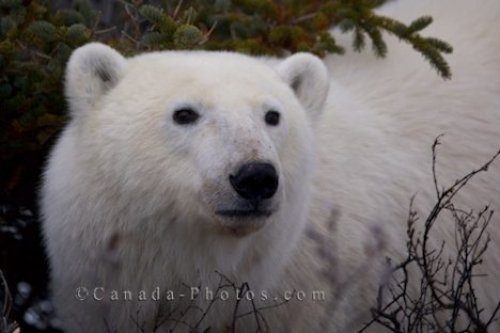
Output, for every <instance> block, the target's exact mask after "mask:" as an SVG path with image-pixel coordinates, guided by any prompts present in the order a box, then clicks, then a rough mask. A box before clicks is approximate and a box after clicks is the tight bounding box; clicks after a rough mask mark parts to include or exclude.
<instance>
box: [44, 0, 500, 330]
mask: <svg viewBox="0 0 500 333" xmlns="http://www.w3.org/2000/svg"><path fill="white" fill-rule="evenodd" d="M447 3H448V2H447V1H442V2H439V3H437V4H436V2H432V1H422V2H419V4H415V2H413V3H412V2H411V1H402V3H401V4H399V3H396V4H393V5H391V6H387V8H386V9H385V10H386V11H387V12H388V13H389V14H390V15H394V16H396V17H398V18H401V19H402V20H407V19H411V18H414V17H416V16H418V15H420V14H426V13H428V14H430V15H433V16H434V17H435V19H436V22H435V24H433V25H432V26H431V27H432V28H433V29H435V31H430V32H429V34H431V35H436V36H438V37H440V38H443V39H445V40H448V41H450V42H451V43H452V45H453V46H454V47H455V53H454V54H453V55H452V56H451V57H450V58H449V60H450V63H451V67H452V69H453V73H454V77H453V80H451V81H443V80H441V79H440V78H439V77H437V76H436V75H435V73H434V72H431V71H430V70H428V69H427V68H425V67H424V66H423V65H422V61H421V59H420V56H419V55H418V54H416V53H415V52H414V51H412V50H410V48H405V47H404V46H400V45H396V44H397V41H395V40H391V39H388V41H389V43H390V45H389V50H390V54H389V57H388V59H385V60H376V59H373V58H372V55H369V54H364V53H363V54H349V55H347V56H345V57H342V58H341V59H340V58H331V59H327V60H326V64H327V67H328V69H329V71H330V75H331V79H330V78H329V77H328V74H327V70H326V68H325V66H324V65H323V64H322V63H321V62H320V61H319V60H318V59H316V58H314V57H312V56H309V55H304V54H299V55H294V56H291V57H290V58H288V59H286V60H284V61H272V60H269V61H261V60H259V59H255V58H250V57H247V56H243V55H238V54H232V53H210V52H159V53H150V54H144V55H140V56H137V57H134V58H130V59H125V58H123V57H122V56H121V55H120V54H118V53H117V52H116V51H114V50H112V49H110V48H108V47H105V46H103V45H99V44H90V45H87V46H84V47H82V48H81V49H79V50H77V51H76V52H75V53H74V54H73V56H72V58H71V59H70V62H69V64H68V71H67V82H66V94H67V98H68V102H69V106H70V110H71V120H70V122H69V124H68V125H67V127H66V129H65V130H64V132H63V134H62V136H61V138H60V140H59V142H58V143H57V145H56V147H55V148H54V151H53V153H52V155H51V157H50V160H49V163H48V167H47V170H46V174H45V180H44V186H43V191H42V212H43V216H44V226H43V228H44V233H45V237H46V240H47V248H48V254H49V258H50V262H51V267H52V290H53V293H54V300H55V303H56V307H57V310H58V312H59V314H60V316H61V318H62V319H63V322H64V328H65V329H66V330H67V331H68V332H105V331H112V332H114V331H117V332H135V331H137V330H138V328H140V329H142V330H144V331H145V332H150V331H155V330H158V331H162V330H164V331H168V330H172V329H173V330H174V331H179V332H182V331H189V329H193V328H194V327H195V326H196V325H198V324H199V325H198V326H196V327H195V328H196V329H197V330H199V331H203V330H204V329H205V328H208V327H212V329H215V331H222V330H224V329H227V328H228V327H229V328H231V327H232V326H231V325H232V319H233V317H234V315H233V310H234V305H235V303H234V302H231V301H229V302H219V303H216V304H215V303H214V304H215V305H214V306H213V308H211V310H210V312H209V313H208V314H207V315H206V316H204V315H202V312H203V311H201V313H200V312H196V311H185V312H188V313H186V314H180V313H176V314H175V315H172V316H170V317H169V315H170V314H171V313H172V311H174V312H175V311H178V312H182V309H187V308H188V307H189V304H190V303H189V300H187V299H183V298H182V297H179V294H188V293H190V292H193V290H195V289H196V287H200V289H201V290H203V287H207V288H208V289H210V290H212V291H216V290H217V287H218V286H219V284H220V281H221V279H222V280H223V281H225V280H224V279H225V278H227V279H228V280H229V281H231V282H234V283H235V284H237V285H240V284H241V283H245V282H246V283H248V285H249V286H250V288H251V289H252V290H254V291H255V292H256V293H257V294H260V292H261V291H265V292H267V293H269V294H272V295H283V293H285V292H287V291H290V290H301V291H304V292H305V294H307V295H310V294H311V293H312V292H313V291H314V290H324V291H325V292H326V295H327V301H326V302H321V301H309V302H308V301H307V300H306V301H304V302H289V303H287V304H283V305H282V306H277V307H276V308H272V309H269V310H265V311H264V310H263V311H262V313H263V315H264V316H265V318H266V323H267V324H268V325H269V327H270V329H271V331H274V332H305V331H310V332H319V331H323V330H324V329H325V325H326V327H327V328H328V329H329V330H330V331H333V332H344V331H345V330H346V329H347V330H353V331H354V329H353V326H352V325H353V324H359V322H360V321H362V320H365V319H366V318H367V314H368V310H369V308H370V306H371V304H374V300H375V296H376V292H377V287H378V285H379V283H381V282H383V280H384V273H385V266H384V264H383V263H384V262H385V257H386V256H389V257H392V258H394V259H395V260H398V259H401V258H402V257H403V256H404V255H405V250H406V247H405V242H406V220H407V218H408V209H409V204H410V200H411V198H412V197H413V196H415V201H414V206H413V208H414V209H415V211H416V212H417V213H419V214H420V215H421V216H422V218H424V217H426V214H428V212H429V210H430V209H431V208H432V205H433V204H434V203H435V197H436V194H435V190H434V185H433V178H432V156H431V150H430V148H431V146H432V143H433V141H434V139H435V138H436V137H437V136H438V135H440V134H444V137H443V138H442V141H443V145H442V147H441V148H440V151H441V153H440V154H439V155H438V160H437V165H436V167H437V175H438V179H439V182H440V184H442V186H449V185H451V184H452V183H453V182H454V181H455V180H456V179H457V178H459V177H461V176H463V175H465V174H467V173H468V172H470V171H472V170H474V169H476V168H477V167H479V166H481V165H482V163H484V162H485V161H487V160H488V159H489V158H490V157H491V156H492V155H493V154H494V153H495V151H496V150H497V149H498V146H499V143H500V131H499V128H500V76H499V75H498V73H500V40H499V39H498V38H497V37H496V36H495V34H494V33H491V32H490V31H496V30H499V29H500V24H499V22H498V20H497V17H499V16H498V15H500V6H499V5H498V4H497V3H496V2H495V1H485V3H484V7H483V9H481V10H480V11H479V12H475V13H471V12H470V11H465V10H464V11H463V12H466V13H467V15H466V16H464V18H463V19H464V20H466V22H468V23H461V25H462V24H463V26H464V27H465V28H464V31H463V34H457V33H456V31H455V23H454V20H457V18H456V17H454V16H453V15H451V17H450V13H449V12H447V11H445V10H444V8H446V6H445V5H446V4H447ZM454 6H456V7H457V9H455V10H456V11H457V13H458V12H459V11H460V10H462V9H464V8H468V7H470V6H471V2H470V1H465V0H460V1H455V2H454ZM422 10H423V11H424V12H421V11H422ZM443 13H444V15H443ZM464 15H465V14H464ZM477 22H481V23H480V24H479V23H477ZM495 29H496V30H495ZM471 45H474V47H471ZM185 110H190V111H193V110H194V111H195V113H196V114H197V117H198V118H196V119H195V120H194V121H192V122H189V123H182V121H189V120H182V119H181V120H176V118H175V115H174V114H175V113H176V112H177V111H185ZM270 111H274V112H277V113H278V114H279V115H280V118H279V122H278V123H277V124H275V123H273V122H272V121H269V120H268V113H269V112H270ZM187 114H188V118H184V119H190V118H189V117H190V116H189V115H190V113H189V112H188V113H187ZM184 116H186V112H184ZM193 119H194V118H193ZM176 121H180V122H181V123H179V122H177V123H176ZM255 161H257V162H259V163H261V164H270V165H272V166H273V168H274V169H275V170H276V172H277V174H278V176H279V185H278V186H277V188H276V192H275V193H274V194H273V196H272V197H271V198H270V199H266V200H263V199H262V198H260V199H258V202H259V204H258V205H256V204H255V205H254V203H252V205H250V204H249V203H248V202H247V201H246V200H243V199H242V198H241V196H239V195H238V194H237V193H235V191H234V185H233V183H232V180H231V179H232V178H231V177H232V176H234V174H236V173H237V172H238V170H241V169H242V165H243V166H244V165H246V164H248V163H249V162H255ZM498 184H500V168H499V163H498V162H496V163H494V164H493V165H492V167H491V168H490V170H489V172H487V173H484V174H480V175H478V176H477V177H476V178H475V179H474V180H473V181H471V183H470V184H468V185H467V187H466V188H464V190H463V191H462V192H461V193H460V195H459V196H458V197H457V198H456V202H457V204H458V205H462V206H464V205H465V206H466V207H469V208H471V209H475V210H478V209H481V208H482V207H483V206H484V205H485V204H490V206H491V207H492V209H495V208H496V209H498V208H500V202H499V198H500V186H499V185H498ZM250 206H251V209H252V211H251V212H250V213H251V214H248V215H246V214H247V213H248V209H250V208H248V207H250ZM242 207H243V208H242ZM257 207H260V208H257ZM253 209H255V210H256V211H253ZM228 211H229V212H232V213H231V214H233V215H231V216H228V215H227V212H228ZM220 212H226V213H224V214H221V213H220ZM238 214H239V215H238ZM242 214H245V215H244V216H243V215H242ZM252 214H253V215H252ZM499 222H500V221H499V218H498V216H495V217H494V218H493V220H492V222H491V223H490V229H489V232H490V234H491V238H492V242H491V243H490V246H489V249H488V252H487V254H486V257H485V264H484V265H483V266H482V267H481V270H484V272H485V273H487V274H488V277H487V278H484V280H482V282H481V288H478V294H479V296H480V298H481V299H483V302H484V304H485V305H484V306H485V307H486V310H487V311H491V310H492V309H493V307H494V306H495V304H496V302H498V300H500V294H499V291H498V281H500V270H499V269H498V267H500V262H499V259H498V253H500V228H499V224H500V223H499ZM453 231H454V227H453V219H452V218H451V217H446V218H443V219H442V221H440V223H439V224H438V225H437V226H436V228H435V230H434V233H433V237H435V238H433V240H432V241H433V242H434V243H433V244H434V245H439V244H440V242H441V241H442V240H446V241H447V243H448V247H447V248H446V251H450V253H451V252H452V251H453V244H454V238H453V237H454V236H453ZM317 235H321V237H322V239H321V240H318V237H317ZM323 238H324V239H323ZM323 240H325V242H326V246H328V247H327V249H328V251H329V253H330V254H325V253H323V254H322V253H321V251H318V242H320V241H323ZM320 250H321V249H320ZM332 254H333V255H332ZM330 256H331V257H332V258H333V259H332V258H330ZM325 269H326V272H325ZM345 281H354V282H351V283H349V284H345ZM226 282H227V281H226ZM80 287H84V288H86V290H87V291H89V292H90V294H89V295H90V296H89V295H87V294H85V291H82V289H79V288H80ZM157 287H158V289H159V290H161V293H162V295H161V296H162V298H163V296H165V295H164V294H163V293H164V292H165V291H173V293H174V294H175V300H164V299H163V300H161V301H157V300H154V299H153V297H151V294H152V293H153V292H154V290H155V288H157ZM96 288H97V289H96ZM115 290H116V291H118V293H119V296H118V298H120V300H117V301H115V300H113V297H112V292H113V291H115ZM125 290H127V291H130V292H131V294H132V295H133V296H132V300H124V297H125V296H124V295H123V293H122V292H123V291H125ZM140 291H145V292H146V295H145V298H147V300H140V299H139V298H140V297H139V296H138V295H139V293H140ZM93 292H94V293H95V294H96V295H94V294H93ZM82 296H89V297H84V298H86V299H85V300H79V299H78V298H80V297H82ZM233 296H234V295H233ZM92 298H98V300H95V299H92ZM332 299H334V300H335V306H332V302H329V300H332ZM231 300H233V299H231ZM197 301H200V302H201V303H199V304H198V303H197V305H198V306H200V308H203V306H205V307H206V306H208V305H209V302H208V303H207V300H203V299H197ZM233 301H234V300H233ZM243 303H244V304H243ZM270 304H273V303H269V300H265V301H262V302H260V303H258V304H257V306H269V305H270ZM251 306H252V304H251V303H250V302H242V304H241V309H240V311H241V312H239V313H244V312H245V311H248V310H251ZM166 314H169V315H166ZM248 317H249V316H247V317H245V318H243V319H242V324H240V325H239V326H238V330H237V331H241V332H245V331H249V332H253V331H255V330H256V326H255V325H256V323H255V321H256V320H257V322H258V320H259V319H255V318H248ZM200 318H202V320H201V319H200ZM181 322H182V323H181ZM179 323H181V324H179ZM186 323H187V324H186Z"/></svg>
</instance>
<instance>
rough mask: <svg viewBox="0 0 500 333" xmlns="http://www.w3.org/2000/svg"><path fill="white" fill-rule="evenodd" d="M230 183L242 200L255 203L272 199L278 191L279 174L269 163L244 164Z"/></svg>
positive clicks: (230, 179) (230, 177) (231, 176)
mask: <svg viewBox="0 0 500 333" xmlns="http://www.w3.org/2000/svg"><path fill="white" fill-rule="evenodd" d="M229 181H230V182H231V185H232V186H233V188H234V189H235V191H236V192H237V193H238V194H239V195H240V196H241V197H242V198H245V199H247V200H250V201H252V202H254V203H256V202H259V201H261V200H263V199H269V198H271V197H272V196H273V195H274V194H275V193H276V190H277V189H278V173H277V172H276V169H275V168H274V166H273V165H272V164H269V163H256V162H253V163H247V164H244V165H243V166H242V167H241V168H240V170H238V173H237V174H236V175H235V176H233V175H230V176H229Z"/></svg>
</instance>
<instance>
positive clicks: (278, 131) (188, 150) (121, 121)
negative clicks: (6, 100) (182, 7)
mask: <svg viewBox="0 0 500 333" xmlns="http://www.w3.org/2000/svg"><path fill="white" fill-rule="evenodd" d="M327 77H328V76H327V73H326V69H325V68H324V66H323V64H322V63H321V61H320V60H319V59H317V58H315V57H314V56H311V55H306V54H299V55H295V56H292V57H290V58H288V59H287V60H284V61H282V62H280V63H276V64H273V66H269V65H267V64H265V63H264V61H260V60H256V59H254V58H250V57H246V56H243V55H238V54H232V53H211V52H161V53H150V54H144V55H140V56H137V57H134V58H130V59H126V58H124V57H123V56H121V55H120V54H119V53H117V52H116V51H114V50H113V49H111V48H109V47H107V46H104V45H101V44H89V45H86V46H84V47H82V48H80V49H79V50H77V51H76V52H75V53H74V54H73V56H72V57H71V59H70V62H69V65H68V71H67V82H66V94H67V98H68V101H69V104H70V109H71V110H72V124H73V125H74V126H75V127H77V128H79V130H78V131H77V132H78V133H80V134H81V137H80V138H79V139H78V140H79V141H80V142H81V144H82V147H83V148H82V149H84V150H85V152H82V154H84V156H85V157H86V158H87V159H88V161H89V162H90V163H93V166H92V167H90V166H89V168H92V169H93V170H94V171H92V172H93V173H94V175H95V177H94V179H95V181H96V182H101V181H102V182H105V183H106V184H107V185H108V186H107V187H108V188H109V191H110V193H114V197H115V198H119V199H117V201H119V203H118V205H121V206H123V209H129V210H133V211H135V212H136V213H137V212H142V214H143V215H145V216H146V215H147V216H151V215H158V214H159V215H161V214H168V216H169V218H168V220H169V222H170V223H174V224H176V225H181V226H183V227H185V228H188V229H189V230H198V231H202V232H204V233H205V232H211V233H219V234H224V235H227V234H229V235H238V236H245V235H249V234H252V233H253V232H255V231H257V230H259V229H261V228H263V227H264V226H266V225H267V224H270V223H292V222H290V221H288V222H287V221H285V220H286V217H287V215H286V212H293V211H294V209H291V206H301V205H303V204H306V202H307V192H308V185H307V183H308V182H309V178H310V174H311V172H312V171H311V166H312V161H313V155H312V150H313V149H312V148H314V138H313V126H314V123H315V122H316V121H317V118H318V116H319V114H320V112H321V109H322V108H323V104H324V101H325V98H326V94H327V89H328V79H327ZM115 209H118V208H115ZM289 218H293V216H291V217H289ZM276 221H278V222H276ZM137 223H139V221H138V222H137ZM300 223H302V222H300ZM300 223H299V224H300Z"/></svg>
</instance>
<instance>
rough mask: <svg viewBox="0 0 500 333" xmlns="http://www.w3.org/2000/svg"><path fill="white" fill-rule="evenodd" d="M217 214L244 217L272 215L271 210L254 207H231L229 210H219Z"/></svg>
mask: <svg viewBox="0 0 500 333" xmlns="http://www.w3.org/2000/svg"><path fill="white" fill-rule="evenodd" d="M216 213H217V215H220V216H223V217H240V218H241V217H243V218H246V217H248V218H259V217H266V218H267V217H269V216H271V215H272V213H273V212H272V211H271V210H262V209H252V210H247V209H245V210H241V209H229V210H218V211H217V212H216Z"/></svg>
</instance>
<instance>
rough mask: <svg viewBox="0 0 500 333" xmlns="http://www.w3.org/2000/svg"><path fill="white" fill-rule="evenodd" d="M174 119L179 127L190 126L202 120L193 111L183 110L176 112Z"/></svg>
mask: <svg viewBox="0 0 500 333" xmlns="http://www.w3.org/2000/svg"><path fill="white" fill-rule="evenodd" d="M172 118H173V119H174V122H175V123H176V124H178V125H189V124H192V123H194V122H195V121H196V120H198V118H200V115H199V114H198V112H196V111H194V110H193V109H190V108H182V109H179V110H177V111H175V112H174V115H173V117H172Z"/></svg>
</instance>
